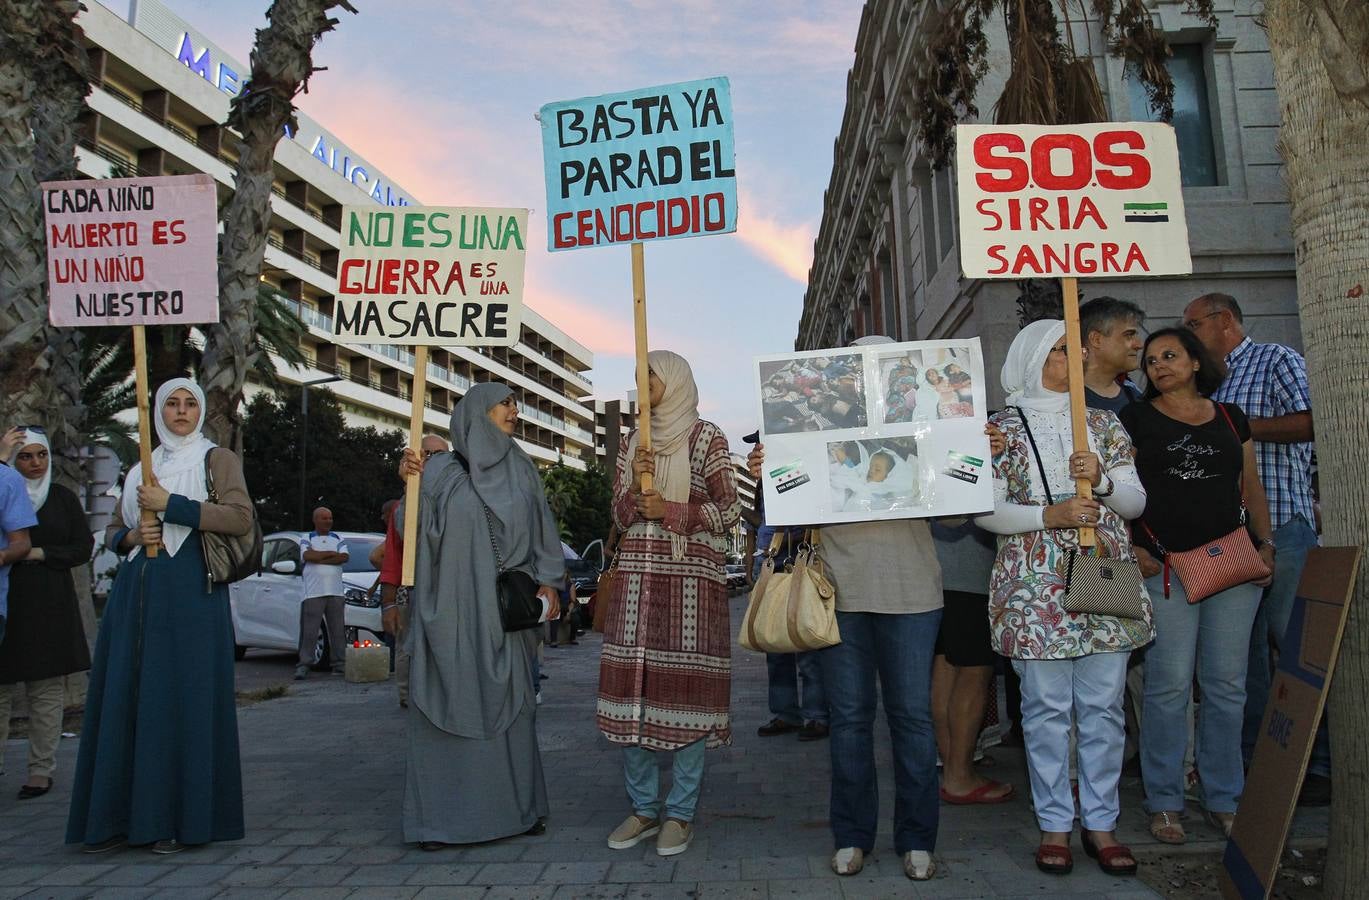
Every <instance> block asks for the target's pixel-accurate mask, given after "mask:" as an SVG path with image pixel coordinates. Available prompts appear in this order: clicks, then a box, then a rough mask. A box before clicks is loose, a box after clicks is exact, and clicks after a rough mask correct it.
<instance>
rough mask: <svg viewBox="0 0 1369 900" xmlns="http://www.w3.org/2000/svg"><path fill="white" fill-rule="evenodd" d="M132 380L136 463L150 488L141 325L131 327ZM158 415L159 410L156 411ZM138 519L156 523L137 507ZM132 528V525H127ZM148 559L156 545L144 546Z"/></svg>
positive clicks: (154, 516)
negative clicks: (135, 401) (135, 399)
mask: <svg viewBox="0 0 1369 900" xmlns="http://www.w3.org/2000/svg"><path fill="white" fill-rule="evenodd" d="M133 373H134V374H133V378H134V384H135V385H136V387H137V390H138V461H139V463H141V464H142V467H143V484H144V485H146V486H147V487H151V486H152V485H153V484H154V483H155V482H156V476H155V475H154V474H153V472H152V410H151V405H152V402H151V400H150V399H149V397H148V388H147V331H146V330H145V328H144V326H142V325H134V326H133ZM158 412H159V413H160V410H159V411H158ZM139 510H140V516H139V518H140V519H141V520H142V522H143V523H145V524H151V523H153V522H155V521H157V514H156V513H155V512H153V511H152V510H150V509H142V508H141V507H139ZM127 524H128V525H129V526H130V527H132V524H133V523H131V522H130V523H127ZM143 552H144V553H146V554H147V558H148V559H156V558H157V547H156V545H155V544H154V545H152V546H144V547H143Z"/></svg>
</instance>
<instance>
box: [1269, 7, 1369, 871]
mask: <svg viewBox="0 0 1369 900" xmlns="http://www.w3.org/2000/svg"><path fill="white" fill-rule="evenodd" d="M1265 27H1266V29H1267V31H1268V34H1269V47H1270V52H1271V54H1272V55H1273V58H1274V83H1275V87H1276V88H1277V90H1278V96H1279V105H1280V107H1281V109H1282V113H1283V125H1282V128H1281V130H1280V132H1279V142H1280V150H1281V152H1282V154H1283V158H1284V163H1285V165H1286V167H1287V181H1288V188H1289V194H1290V199H1291V201H1292V218H1293V244H1294V247H1295V248H1296V251H1297V272H1298V307H1299V311H1300V313H1301V317H1302V333H1303V342H1304V345H1305V347H1306V350H1307V362H1308V377H1309V380H1310V381H1311V386H1312V401H1313V407H1314V409H1315V416H1316V428H1317V458H1318V460H1319V463H1320V475H1321V484H1322V485H1323V487H1324V488H1325V489H1326V490H1325V491H1324V492H1323V495H1322V497H1323V503H1322V525H1323V535H1324V538H1325V541H1326V543H1327V544H1329V545H1348V546H1358V545H1361V544H1363V543H1364V536H1365V534H1366V533H1369V478H1365V475H1364V473H1365V472H1366V471H1369V418H1366V417H1365V415H1364V397H1365V394H1366V392H1369V332H1367V331H1366V328H1365V314H1364V309H1365V291H1366V290H1369V151H1366V144H1365V136H1366V135H1369V6H1366V5H1365V4H1364V0H1267V2H1266V3H1265ZM1365 696H1369V566H1362V567H1361V568H1360V577H1359V583H1358V584H1357V585H1356V589H1355V596H1354V598H1353V602H1352V603H1351V605H1350V620H1349V623H1348V625H1347V626H1346V631H1345V638H1344V642H1343V643H1342V644H1341V653H1340V662H1339V665H1338V667H1337V670H1336V674H1335V680H1334V681H1333V682H1332V684H1331V698H1330V707H1329V708H1330V716H1331V720H1330V721H1331V730H1332V732H1333V733H1334V734H1335V735H1336V736H1337V738H1338V739H1337V740H1336V741H1335V742H1334V745H1333V753H1334V757H1333V760H1332V766H1333V768H1334V770H1335V779H1336V790H1335V793H1334V797H1333V800H1332V807H1331V834H1330V844H1329V848H1328V856H1327V863H1326V896H1328V897H1351V896H1358V895H1360V894H1361V893H1362V892H1363V890H1364V885H1365V884H1369V830H1366V829H1365V827H1364V823H1365V822H1369V791H1365V790H1364V779H1365V776H1366V775H1369V743H1366V742H1365V741H1364V739H1363V736H1364V735H1365V734H1366V733H1369V707H1366V706H1365V704H1364V697H1365Z"/></svg>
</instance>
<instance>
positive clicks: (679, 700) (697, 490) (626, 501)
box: [596, 420, 741, 750]
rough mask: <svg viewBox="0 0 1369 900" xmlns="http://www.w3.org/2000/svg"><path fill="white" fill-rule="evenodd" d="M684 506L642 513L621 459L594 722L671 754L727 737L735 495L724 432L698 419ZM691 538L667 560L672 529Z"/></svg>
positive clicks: (626, 740) (624, 739) (614, 735)
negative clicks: (660, 513) (654, 515)
mask: <svg viewBox="0 0 1369 900" xmlns="http://www.w3.org/2000/svg"><path fill="white" fill-rule="evenodd" d="M688 446H689V451H690V460H689V468H690V489H689V502H688V503H671V502H667V503H666V515H665V518H664V519H663V520H662V521H660V522H647V521H644V520H642V519H639V518H638V516H637V508H636V504H635V500H634V498H633V496H632V493H631V490H630V488H631V485H632V469H631V467H630V465H629V461H628V460H627V454H626V453H624V454H621V455H620V457H619V459H618V473H617V478H616V480H615V481H614V487H613V518H614V521H615V522H616V523H617V525H618V528H619V529H620V530H621V531H622V532H623V538H622V540H621V542H620V543H619V545H618V553H617V557H616V558H617V561H618V572H617V576H616V577H615V578H614V579H613V594H612V597H611V598H609V599H610V601H611V605H610V606H609V610H608V613H607V616H606V621H605V623H604V650H603V656H602V657H601V659H600V662H599V700H598V708H597V714H596V720H597V722H598V725H599V730H600V731H601V732H603V734H604V736H605V737H607V738H608V739H609V740H610V741H612V742H614V743H616V744H627V745H638V746H641V747H644V748H646V749H649V750H674V749H677V748H679V747H683V746H686V745H688V744H692V743H694V742H695V741H697V740H699V739H700V738H704V739H705V740H706V741H707V743H706V746H707V747H720V746H724V745H726V744H729V743H731V742H732V719H731V712H730V700H731V690H732V626H731V622H730V620H729V614H728V607H727V584H726V580H725V577H724V575H723V563H724V561H725V555H724V554H725V553H726V549H727V533H728V531H729V530H730V529H731V528H732V526H733V525H735V524H736V522H737V519H738V518H740V516H741V501H740V500H739V499H738V497H737V486H736V481H735V477H734V474H733V470H732V457H731V454H730V453H729V452H728V447H727V438H725V437H724V436H723V434H722V431H721V430H719V428H718V427H717V426H716V425H714V424H713V423H711V422H704V421H702V420H700V421H699V423H698V424H696V425H695V426H694V430H693V431H692V432H691V434H690V437H689V444H688ZM671 533H674V534H682V535H685V536H686V537H687V538H688V546H687V549H686V550H685V554H684V558H683V559H678V560H677V559H674V558H673V556H672V553H671V540H670V535H671Z"/></svg>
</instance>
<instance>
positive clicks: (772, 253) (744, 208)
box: [737, 193, 817, 284]
mask: <svg viewBox="0 0 1369 900" xmlns="http://www.w3.org/2000/svg"><path fill="white" fill-rule="evenodd" d="M737 202H738V206H739V207H740V208H739V210H738V214H737V237H739V238H741V240H742V243H744V244H746V246H747V247H749V248H750V249H751V251H752V252H754V253H755V254H756V255H757V256H759V257H760V258H761V259H763V260H765V261H766V262H768V263H770V264H771V265H772V266H774V267H775V268H777V269H779V270H780V271H781V272H783V273H784V274H785V275H788V276H789V277H790V278H792V279H794V280H795V281H797V282H798V283H799V284H807V283H808V269H809V267H810V266H811V265H812V262H813V239H814V236H815V235H816V233H817V229H816V228H815V227H814V226H813V225H812V224H811V223H809V222H799V223H797V224H793V225H788V224H785V223H783V222H781V221H779V220H778V219H774V218H771V217H769V216H766V215H764V214H763V213H759V212H757V211H756V210H757V206H758V204H756V203H755V199H754V198H753V197H750V196H748V195H747V194H745V193H743V194H742V195H741V196H740V197H738V200H737Z"/></svg>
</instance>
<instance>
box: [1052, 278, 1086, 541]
mask: <svg viewBox="0 0 1369 900" xmlns="http://www.w3.org/2000/svg"><path fill="white" fill-rule="evenodd" d="M1060 286H1061V293H1062V294H1064V301H1065V356H1066V358H1067V359H1068V361H1069V374H1070V430H1071V431H1073V432H1074V450H1075V452H1076V453H1077V452H1079V451H1081V450H1083V451H1085V452H1087V451H1088V449H1089V422H1088V410H1087V409H1086V408H1085V406H1084V341H1083V338H1082V337H1081V336H1080V333H1079V280H1078V279H1077V278H1063V279H1061V282H1060ZM1074 487H1075V491H1076V493H1077V494H1078V496H1080V497H1092V496H1093V484H1092V483H1091V482H1090V481H1089V480H1088V479H1087V478H1076V479H1075V480H1074ZM1093 544H1094V536H1093V529H1092V528H1080V529H1079V546H1081V547H1092V546H1093Z"/></svg>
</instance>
